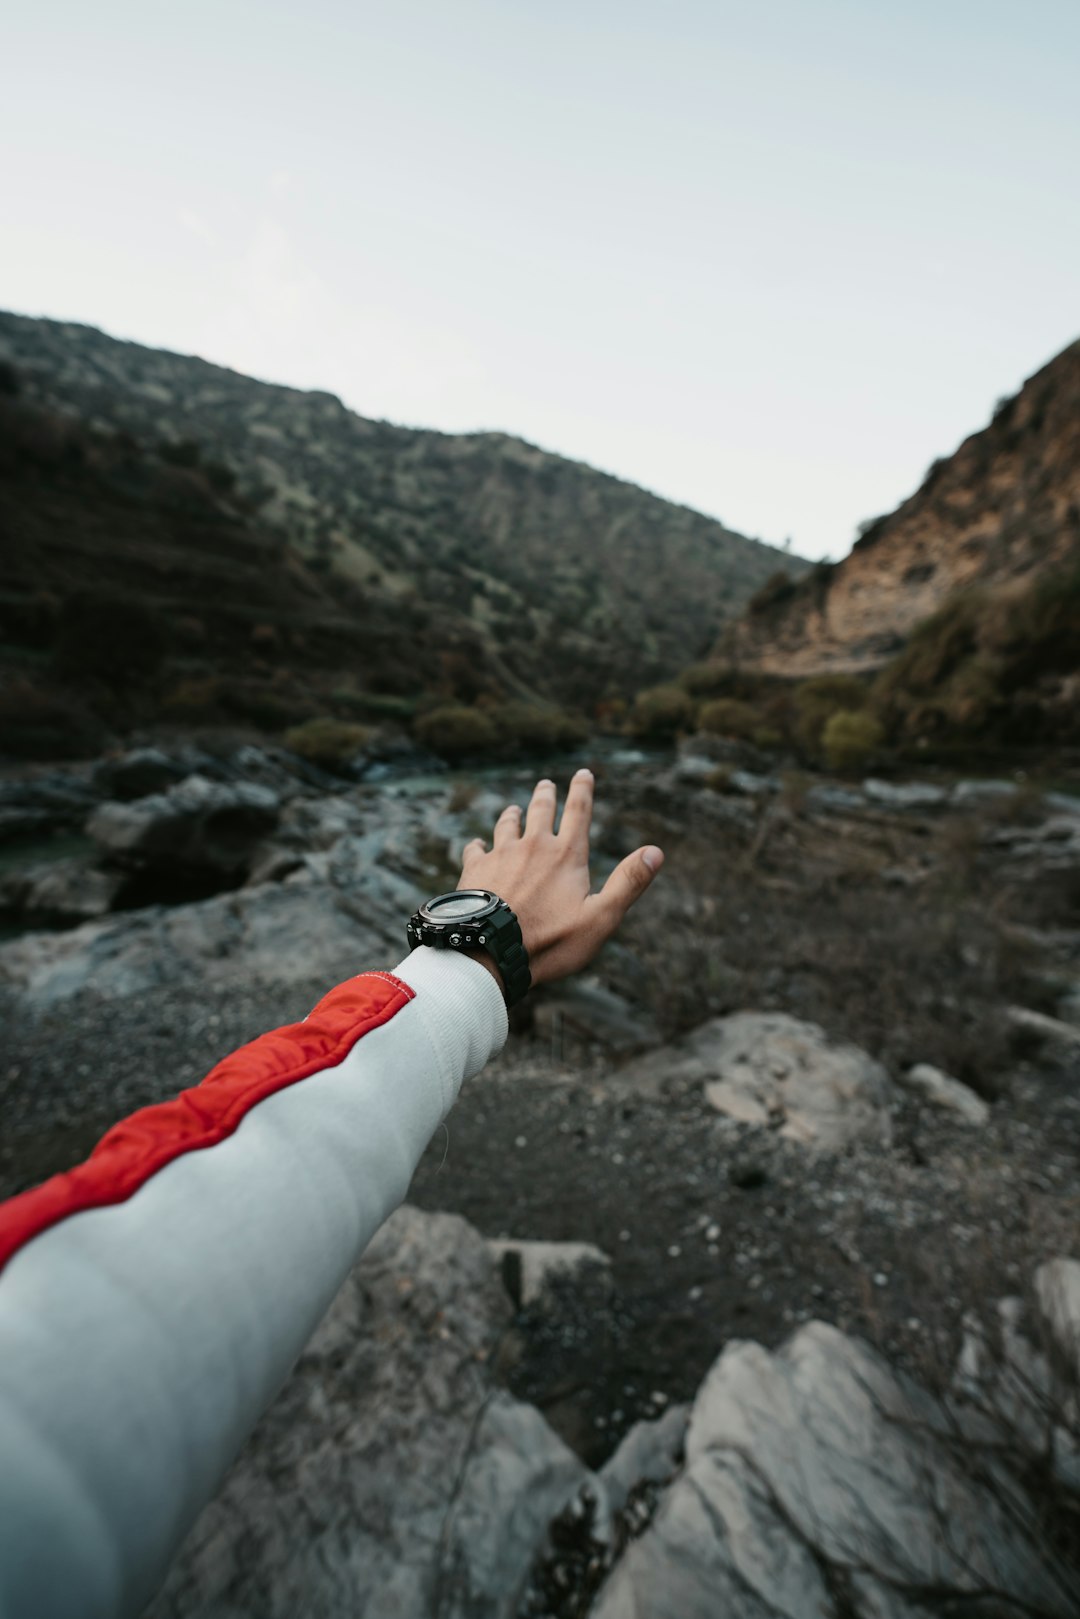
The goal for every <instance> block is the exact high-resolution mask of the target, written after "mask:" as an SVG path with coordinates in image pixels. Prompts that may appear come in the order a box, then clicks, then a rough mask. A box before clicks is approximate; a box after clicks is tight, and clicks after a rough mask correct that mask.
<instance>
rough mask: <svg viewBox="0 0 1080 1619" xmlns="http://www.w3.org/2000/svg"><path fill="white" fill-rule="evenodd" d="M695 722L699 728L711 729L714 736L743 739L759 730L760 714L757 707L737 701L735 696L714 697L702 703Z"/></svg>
mask: <svg viewBox="0 0 1080 1619" xmlns="http://www.w3.org/2000/svg"><path fill="white" fill-rule="evenodd" d="M697 723H698V725H699V727H700V728H701V730H703V731H711V732H713V733H714V734H715V735H716V736H731V737H737V738H741V739H744V740H745V739H749V738H751V737H753V736H754V735H755V733H756V732H758V731H760V730H761V716H760V714H759V713H758V711H757V709H756V708H752V707H751V705H750V704H749V703H741V702H739V700H738V698H737V697H716V698H714V699H713V701H712V702H711V703H704V704H703V705H702V707H701V709H700V710H699V712H698V716H697Z"/></svg>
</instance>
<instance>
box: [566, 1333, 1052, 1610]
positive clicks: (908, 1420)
mask: <svg viewBox="0 0 1080 1619" xmlns="http://www.w3.org/2000/svg"><path fill="white" fill-rule="evenodd" d="M958 1441H963V1442H962V1443H958ZM968 1463H970V1464H971V1465H967V1464H968ZM920 1590H932V1591H933V1592H934V1593H935V1597H936V1599H937V1600H938V1601H939V1602H940V1600H941V1599H943V1598H945V1597H952V1598H954V1599H955V1600H957V1601H959V1600H962V1599H964V1598H968V1599H969V1600H974V1599H975V1598H976V1597H977V1596H978V1595H979V1594H980V1593H981V1594H985V1595H987V1597H989V1595H990V1594H991V1593H993V1595H994V1596H995V1597H996V1599H997V1603H998V1608H999V1609H1000V1611H1001V1612H1003V1613H1004V1612H1017V1613H1019V1612H1025V1613H1026V1612H1030V1611H1032V1610H1035V1609H1037V1610H1038V1611H1039V1612H1040V1613H1044V1614H1046V1615H1055V1616H1061V1619H1066V1616H1067V1615H1072V1614H1073V1613H1075V1611H1076V1604H1077V1602H1078V1601H1080V1583H1078V1582H1077V1579H1076V1576H1075V1575H1074V1574H1073V1573H1072V1572H1071V1571H1070V1570H1069V1569H1067V1568H1066V1567H1065V1566H1063V1565H1062V1563H1061V1562H1060V1561H1059V1560H1058V1558H1057V1557H1056V1556H1055V1554H1054V1552H1053V1550H1052V1548H1051V1547H1049V1546H1048V1545H1046V1544H1045V1543H1044V1541H1043V1539H1042V1537H1041V1535H1040V1531H1039V1527H1038V1514H1037V1512H1036V1508H1035V1505H1034V1503H1033V1502H1032V1501H1031V1500H1030V1499H1029V1498H1028V1497H1027V1496H1026V1495H1025V1494H1024V1492H1023V1490H1022V1488H1021V1487H1020V1486H1019V1485H1018V1484H1016V1483H1015V1481H1013V1480H1011V1479H1009V1478H1007V1477H1006V1476H1005V1475H1004V1473H1003V1471H1002V1469H1001V1467H1000V1464H999V1462H998V1460H997V1459H996V1457H995V1455H994V1453H993V1451H992V1449H988V1450H987V1451H986V1452H985V1453H983V1454H979V1455H977V1456H973V1455H972V1454H971V1448H970V1442H969V1441H967V1440H966V1438H965V1436H964V1435H963V1434H962V1433H961V1432H960V1430H959V1428H958V1425H957V1422H956V1419H955V1417H954V1416H953V1415H952V1413H951V1412H950V1411H949V1410H948V1409H947V1407H946V1406H945V1405H944V1404H943V1403H942V1402H940V1401H939V1400H937V1399H935V1398H933V1397H932V1396H931V1395H930V1394H928V1393H927V1392H926V1391H925V1390H924V1389H922V1388H920V1387H919V1386H918V1385H917V1384H915V1383H913V1382H911V1381H910V1380H908V1379H907V1378H904V1377H902V1376H900V1375H898V1374H896V1373H894V1372H893V1371H891V1370H890V1369H889V1367H888V1366H887V1365H886V1364H885V1362H884V1361H883V1360H881V1358H880V1357H879V1356H878V1355H876V1354H875V1353H874V1352H873V1351H872V1350H870V1349H869V1348H868V1347H866V1346H865V1345H863V1344H861V1343H859V1342H857V1341H855V1340H853V1339H850V1338H847V1337H845V1336H844V1334H843V1333H841V1332H838V1331H837V1330H836V1329H835V1328H833V1327H829V1326H826V1325H825V1324H824V1323H821V1322H812V1323H811V1324H810V1325H809V1326H807V1327H804V1328H802V1329H801V1330H800V1331H799V1332H798V1333H797V1334H796V1335H795V1337H794V1338H792V1339H791V1340H790V1342H789V1343H788V1344H787V1345H785V1346H784V1348H783V1349H781V1350H779V1351H778V1352H777V1353H775V1354H770V1353H769V1352H768V1351H767V1350H764V1349H762V1348H761V1347H760V1346H759V1345H757V1344H749V1343H735V1344H731V1345H729V1346H728V1348H727V1349H726V1350H725V1351H724V1353H723V1354H722V1355H721V1356H720V1359H719V1360H718V1361H717V1362H716V1364H715V1365H714V1366H713V1369H712V1371H711V1372H710V1373H709V1375H708V1377H707V1378H706V1380H705V1383H704V1384H703V1385H702V1388H701V1390H700V1392H699V1393H698V1396H697V1399H696V1401H695V1402H694V1408H693V1413H692V1416H691V1420H690V1427H689V1431H688V1435H687V1443H686V1465H685V1467H684V1469H683V1471H682V1472H681V1473H680V1474H679V1476H678V1477H677V1478H676V1480H675V1482H674V1483H673V1484H672V1485H671V1487H670V1489H669V1490H668V1491H667V1493H666V1495H665V1497H664V1499H663V1501H662V1503H661V1505H660V1507H659V1509H658V1511H657V1513H656V1516H655V1518H654V1519H653V1522H652V1524H651V1525H650V1526H649V1528H648V1529H646V1531H645V1533H644V1534H643V1535H642V1536H641V1538H640V1539H639V1540H637V1541H635V1542H632V1543H631V1544H630V1546H629V1547H628V1548H627V1550H626V1552H625V1553H624V1555H623V1556H622V1558H621V1559H620V1561H619V1562H618V1564H617V1565H616V1567H615V1569H614V1571H613V1573H612V1574H611V1576H610V1578H609V1579H608V1581H607V1584H606V1585H605V1587H604V1589H603V1590H602V1591H601V1593H600V1595H599V1597H598V1599H597V1601H596V1603H595V1604H594V1607H593V1609H592V1616H591V1619H624V1616H628V1615H632V1616H633V1619H697V1616H700V1619H706V1616H708V1619H714V1616H715V1615H716V1614H718V1613H729V1614H732V1615H737V1616H739V1619H744V1616H752V1619H758V1616H760V1619H777V1616H778V1615H781V1616H786V1619H841V1616H843V1619H849V1616H852V1615H856V1616H858V1619H886V1616H887V1619H899V1616H907V1615H920V1616H921V1615H923V1614H924V1613H925V1612H926V1611H927V1610H926V1609H924V1608H923V1607H922V1606H921V1605H920V1604H919V1602H918V1593H919V1591H920ZM995 1611H998V1609H995Z"/></svg>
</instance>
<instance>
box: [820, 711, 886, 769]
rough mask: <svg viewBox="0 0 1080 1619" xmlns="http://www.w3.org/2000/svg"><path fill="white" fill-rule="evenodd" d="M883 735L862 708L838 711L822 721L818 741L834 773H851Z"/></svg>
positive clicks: (883, 732)
mask: <svg viewBox="0 0 1080 1619" xmlns="http://www.w3.org/2000/svg"><path fill="white" fill-rule="evenodd" d="M884 736H885V731H884V728H883V726H882V724H881V721H880V720H878V719H875V718H874V716H873V714H868V713H867V712H866V710H865V709H860V710H855V711H851V710H847V709H839V710H838V711H837V712H836V713H835V714H831V715H830V716H829V718H828V720H827V721H826V722H825V729H824V731H823V732H822V736H821V742H822V747H823V748H824V750H825V757H826V759H827V760H828V762H829V765H830V767H831V768H832V769H833V770H854V769H855V768H856V767H857V766H859V765H862V764H863V763H865V761H866V760H867V759H868V758H869V756H870V755H871V754H872V753H873V752H874V750H875V748H879V747H880V746H881V744H882V741H883V740H884Z"/></svg>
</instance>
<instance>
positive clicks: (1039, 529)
mask: <svg viewBox="0 0 1080 1619" xmlns="http://www.w3.org/2000/svg"><path fill="white" fill-rule="evenodd" d="M1075 555H1080V339H1077V340H1076V341H1074V342H1072V343H1070V344H1068V345H1067V346H1066V347H1065V348H1064V349H1063V350H1062V351H1061V352H1060V353H1059V354H1057V355H1056V356H1055V357H1054V358H1053V359H1052V360H1050V361H1049V362H1047V364H1046V365H1044V366H1042V367H1040V369H1039V370H1038V371H1036V372H1035V373H1034V374H1033V375H1032V376H1031V377H1029V378H1028V379H1027V381H1026V382H1025V383H1024V384H1023V386H1022V387H1021V388H1020V390H1019V391H1018V393H1017V394H1015V395H1014V396H1012V397H1010V398H1008V399H1005V400H1002V401H1000V402H999V404H998V407H997V408H996V410H995V412H994V415H993V417H992V419H991V421H990V422H989V424H988V425H987V426H986V427H984V428H982V429H980V430H979V431H977V432H975V433H972V434H970V435H969V436H968V437H967V438H965V439H964V440H963V441H962V442H961V444H960V445H959V446H958V448H957V449H956V450H955V451H954V452H953V453H952V455H949V456H945V457H942V458H941V459H940V460H938V461H935V462H934V463H933V464H932V466H931V467H930V468H929V470H928V472H927V474H926V476H925V478H924V479H923V482H922V484H921V485H920V486H919V488H918V489H917V490H915V491H914V493H913V494H911V495H909V496H908V497H907V499H906V500H904V501H902V502H901V503H900V505H899V506H897V508H896V509H895V510H894V511H893V512H891V513H889V514H887V515H886V516H884V517H880V518H876V519H874V520H873V521H871V522H870V523H869V524H867V525H865V526H864V532H863V533H862V534H861V535H860V537H859V538H858V539H857V540H856V542H855V544H854V546H853V547H852V550H851V552H850V553H849V555H848V556H847V557H845V558H844V559H843V561H841V562H839V563H836V564H835V565H831V566H830V565H821V564H819V565H818V566H817V567H816V568H814V569H812V570H811V572H810V573H809V574H808V575H807V576H806V578H805V579H803V580H802V581H800V582H799V583H798V584H797V585H795V584H793V583H791V582H788V583H785V582H784V581H782V580H780V579H778V578H776V579H774V580H773V581H772V582H771V584H770V585H769V586H767V587H766V588H765V589H764V591H762V592H761V593H759V595H758V596H757V597H756V598H755V599H754V600H753V601H752V602H751V604H750V607H749V610H748V612H747V613H746V614H745V615H744V617H743V618H742V620H741V621H740V622H739V624H738V625H737V626H735V627H734V628H733V629H732V630H731V631H730V633H729V634H728V635H727V636H726V637H725V638H724V650H725V651H726V652H727V653H729V654H731V655H733V656H734V657H735V658H736V659H737V660H738V662H739V663H740V664H742V665H744V666H746V667H748V668H753V669H758V670H760V671H761V672H762V673H767V674H774V675H781V676H784V677H787V678H792V679H805V678H809V677H813V676H817V675H821V674H832V673H862V672H869V671H872V670H874V669H877V668H880V667H881V666H882V665H884V664H885V663H887V662H888V661H889V659H890V658H892V657H894V656H896V655H897V654H898V653H899V652H900V651H901V650H902V648H903V647H904V645H905V644H906V642H907V641H908V639H909V637H910V635H911V634H912V632H913V631H914V630H915V629H916V627H917V626H918V625H919V624H921V623H923V622H924V621H925V620H927V619H928V618H930V617H931V616H932V615H933V614H935V613H936V612H938V611H939V610H940V609H941V608H943V607H944V605H945V604H946V602H947V601H948V600H949V599H950V598H951V597H952V596H954V595H955V594H956V593H957V592H960V591H966V590H971V589H973V588H980V589H988V590H992V591H995V592H1006V593H1008V592H1010V591H1018V590H1021V589H1022V588H1024V585H1025V582H1029V581H1030V579H1031V578H1032V577H1034V576H1035V575H1036V574H1038V573H1041V572H1046V571H1047V570H1050V569H1052V568H1055V567H1057V566H1060V565H1062V564H1063V563H1065V562H1067V561H1068V560H1069V559H1070V558H1071V557H1073V556H1075Z"/></svg>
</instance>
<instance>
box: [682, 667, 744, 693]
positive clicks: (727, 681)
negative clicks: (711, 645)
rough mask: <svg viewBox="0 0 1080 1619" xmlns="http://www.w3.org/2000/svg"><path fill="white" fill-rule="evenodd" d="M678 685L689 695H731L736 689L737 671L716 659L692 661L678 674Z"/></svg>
mask: <svg viewBox="0 0 1080 1619" xmlns="http://www.w3.org/2000/svg"><path fill="white" fill-rule="evenodd" d="M679 685H680V686H681V687H682V689H683V691H688V692H689V693H690V695H691V697H732V696H734V695H735V692H736V691H737V690H738V685H739V672H738V670H737V669H735V668H733V667H732V665H731V664H730V663H723V662H720V661H719V660H716V659H713V660H710V661H709V662H708V663H692V664H691V665H690V667H689V668H688V669H684V670H683V672H682V674H681V675H680V676H679Z"/></svg>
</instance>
